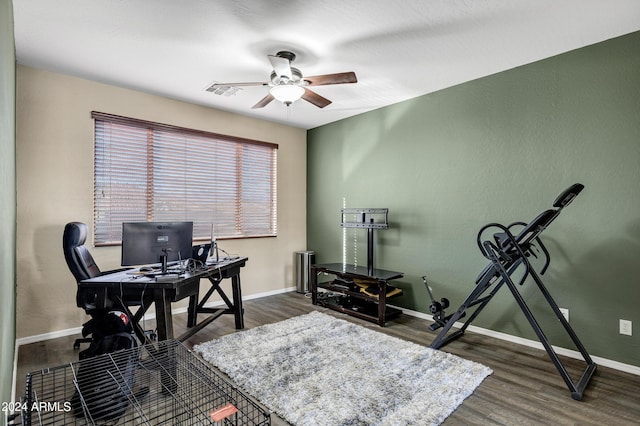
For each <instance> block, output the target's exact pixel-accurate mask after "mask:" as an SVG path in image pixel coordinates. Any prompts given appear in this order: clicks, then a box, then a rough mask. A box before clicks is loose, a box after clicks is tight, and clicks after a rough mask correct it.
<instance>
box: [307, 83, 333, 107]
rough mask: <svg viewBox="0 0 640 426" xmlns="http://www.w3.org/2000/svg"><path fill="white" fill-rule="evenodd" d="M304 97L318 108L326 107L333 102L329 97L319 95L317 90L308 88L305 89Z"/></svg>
mask: <svg viewBox="0 0 640 426" xmlns="http://www.w3.org/2000/svg"><path fill="white" fill-rule="evenodd" d="M302 99H304V100H305V101H307V102H310V103H312V104H314V105H315V106H317V107H318V108H324V107H326V106H327V105H329V104H330V103H331V101H330V100H329V99H327V98H324V97H322V96H320V95H318V94H317V93H316V92H313V91H311V90H309V89H307V88H305V89H304V94H303V95H302Z"/></svg>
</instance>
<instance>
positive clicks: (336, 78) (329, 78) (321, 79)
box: [304, 71, 358, 86]
mask: <svg viewBox="0 0 640 426" xmlns="http://www.w3.org/2000/svg"><path fill="white" fill-rule="evenodd" d="M304 80H305V81H307V82H309V86H326V85H328V84H347V83H357V82H358V78H357V77H356V73H354V72H353V71H350V72H340V73H337V74H324V75H316V76H313V77H305V78H304Z"/></svg>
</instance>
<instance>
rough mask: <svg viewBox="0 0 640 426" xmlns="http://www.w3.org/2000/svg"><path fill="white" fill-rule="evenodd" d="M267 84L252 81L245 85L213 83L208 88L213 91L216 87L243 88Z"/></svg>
mask: <svg viewBox="0 0 640 426" xmlns="http://www.w3.org/2000/svg"><path fill="white" fill-rule="evenodd" d="M268 85H269V83H265V82H264V81H252V82H247V83H213V84H212V85H211V86H209V88H211V89H215V88H216V87H243V86H268Z"/></svg>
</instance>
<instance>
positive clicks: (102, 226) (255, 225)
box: [92, 112, 278, 245]
mask: <svg viewBox="0 0 640 426" xmlns="http://www.w3.org/2000/svg"><path fill="white" fill-rule="evenodd" d="M92 117H93V118H94V120H95V163H94V167H95V169H94V178H95V181H94V227H95V229H94V236H95V237H94V238H95V244H96V245H108V244H119V243H120V241H121V234H122V222H136V221H193V235H194V239H209V238H210V236H211V232H212V226H213V233H214V235H215V236H216V237H221V238H246V237H264V236H275V235H276V232H277V228H276V223H277V220H276V219H277V218H276V212H277V208H276V207H277V206H276V172H277V151H278V150H277V148H278V146H277V145H276V144H272V143H266V142H260V141H253V140H248V139H242V138H236V137H231V136H224V135H218V134H214V133H207V132H201V131H197V130H191V129H185V128H180V127H175V126H169V125H164V124H159V123H153V122H148V121H142V120H137V119H131V118H126V117H120V116H115V115H111V114H105V113H100V112H93V113H92Z"/></svg>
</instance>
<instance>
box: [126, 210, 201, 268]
mask: <svg viewBox="0 0 640 426" xmlns="http://www.w3.org/2000/svg"><path fill="white" fill-rule="evenodd" d="M192 242H193V222H125V223H123V224H122V259H121V260H122V261H121V264H122V266H138V265H150V264H156V263H160V264H161V265H162V273H165V274H166V273H167V262H175V261H180V260H186V259H189V258H190V257H191V254H192V253H191V252H192Z"/></svg>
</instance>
